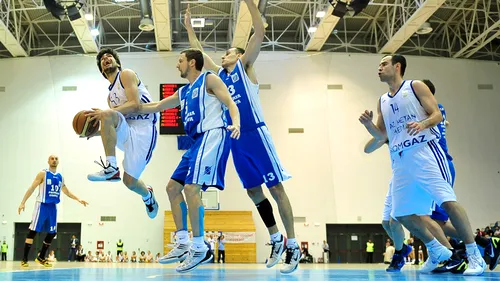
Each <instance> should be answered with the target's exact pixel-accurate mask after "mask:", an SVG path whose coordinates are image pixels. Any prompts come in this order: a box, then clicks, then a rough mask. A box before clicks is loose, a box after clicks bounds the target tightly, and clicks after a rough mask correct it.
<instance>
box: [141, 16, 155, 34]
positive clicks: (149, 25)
mask: <svg viewBox="0 0 500 281" xmlns="http://www.w3.org/2000/svg"><path fill="white" fill-rule="evenodd" d="M139 29H140V30H142V31H151V30H153V29H155V24H154V22H153V20H152V19H150V18H142V19H141V22H140V23H139Z"/></svg>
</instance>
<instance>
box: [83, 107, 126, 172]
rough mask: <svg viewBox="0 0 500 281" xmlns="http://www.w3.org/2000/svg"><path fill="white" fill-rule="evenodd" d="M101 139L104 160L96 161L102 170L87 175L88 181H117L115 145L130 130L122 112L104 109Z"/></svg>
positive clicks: (122, 139)
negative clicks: (104, 155)
mask: <svg viewBox="0 0 500 281" xmlns="http://www.w3.org/2000/svg"><path fill="white" fill-rule="evenodd" d="M100 123H101V127H100V133H101V140H102V144H103V146H104V153H105V154H106V162H104V161H102V159H101V161H100V163H99V162H97V161H96V163H97V164H99V165H100V166H101V167H102V170H101V171H99V172H96V173H93V174H89V175H88V176H87V178H88V180H90V181H119V180H120V171H119V169H118V165H117V162H116V146H117V145H119V144H120V142H122V143H124V142H125V139H127V138H128V136H129V134H130V131H129V128H128V124H127V121H126V119H125V117H124V116H123V114H121V113H119V112H117V111H111V110H110V111H106V112H105V113H104V114H103V118H102V120H101V122H100Z"/></svg>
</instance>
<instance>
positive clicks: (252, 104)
mask: <svg viewBox="0 0 500 281" xmlns="http://www.w3.org/2000/svg"><path fill="white" fill-rule="evenodd" d="M219 77H220V78H221V79H222V81H223V82H224V84H226V86H227V89H228V90H229V94H231V97H232V98H233V100H234V102H235V103H236V105H237V106H238V109H239V111H240V123H241V124H240V126H241V130H242V131H248V130H252V129H256V128H257V127H260V126H262V125H264V114H263V111H262V106H261V104H260V100H259V85H258V84H254V83H252V81H250V78H248V75H247V74H246V72H245V67H244V66H243V63H242V62H241V60H239V59H238V61H237V62H236V67H235V68H234V69H233V71H232V72H231V73H229V72H227V71H226V70H224V68H221V69H219ZM226 118H227V120H228V121H229V122H230V124H232V123H231V121H230V120H231V117H230V116H229V110H227V112H226Z"/></svg>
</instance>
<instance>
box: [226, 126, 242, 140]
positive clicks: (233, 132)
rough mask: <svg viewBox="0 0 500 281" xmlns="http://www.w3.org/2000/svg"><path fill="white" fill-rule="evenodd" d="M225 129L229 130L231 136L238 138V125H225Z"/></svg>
mask: <svg viewBox="0 0 500 281" xmlns="http://www.w3.org/2000/svg"><path fill="white" fill-rule="evenodd" d="M227 129H228V130H229V131H231V138H233V139H239V138H240V126H235V125H230V126H227Z"/></svg>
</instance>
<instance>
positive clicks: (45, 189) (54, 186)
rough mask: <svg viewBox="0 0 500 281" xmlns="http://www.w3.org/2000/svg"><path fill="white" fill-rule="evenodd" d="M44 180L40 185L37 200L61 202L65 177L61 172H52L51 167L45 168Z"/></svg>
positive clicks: (53, 202) (52, 202)
mask: <svg viewBox="0 0 500 281" xmlns="http://www.w3.org/2000/svg"><path fill="white" fill-rule="evenodd" d="M44 172H45V176H44V177H43V182H42V183H41V184H40V185H39V189H38V196H37V198H36V201H37V202H40V203H49V204H57V203H59V202H60V195H61V189H62V185H63V177H62V175H61V174H60V173H55V174H54V173H52V172H51V171H50V170H49V169H45V170H44Z"/></svg>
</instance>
